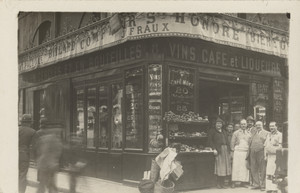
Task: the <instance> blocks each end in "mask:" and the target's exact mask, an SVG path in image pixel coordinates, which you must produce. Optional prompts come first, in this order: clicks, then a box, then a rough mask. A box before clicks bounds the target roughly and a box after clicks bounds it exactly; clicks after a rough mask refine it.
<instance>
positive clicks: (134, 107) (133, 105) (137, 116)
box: [125, 67, 144, 149]
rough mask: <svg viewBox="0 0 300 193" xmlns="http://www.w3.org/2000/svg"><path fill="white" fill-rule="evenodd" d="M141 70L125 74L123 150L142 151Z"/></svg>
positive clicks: (133, 70)
mask: <svg viewBox="0 0 300 193" xmlns="http://www.w3.org/2000/svg"><path fill="white" fill-rule="evenodd" d="M143 83H144V82H143V68H142V67H138V68H133V69H130V70H127V71H126V72H125V90H126V93H125V104H126V109H125V111H126V123H125V125H126V126H125V132H126V133H125V135H126V145H125V148H129V149H143V128H144V127H143V115H144V113H143Z"/></svg>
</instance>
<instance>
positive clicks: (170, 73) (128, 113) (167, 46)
mask: <svg viewBox="0 0 300 193" xmlns="http://www.w3.org/2000/svg"><path fill="white" fill-rule="evenodd" d="M150 16H151V17H150ZM153 18H154V19H153ZM197 18H198V17H197ZM150 19H151V20H150ZM184 19H185V20H187V19H189V21H190V22H191V23H190V24H187V22H186V23H185V22H184ZM218 19H219V22H221V21H220V20H221V19H222V18H218ZM171 20H172V21H173V23H171ZM227 20H228V18H227V19H226V20H225V19H224V21H227ZM164 21H166V22H164ZM224 21H223V20H222V22H224ZM148 22H152V23H151V24H152V25H153V26H152V25H151V26H149V25H150V24H149V25H148ZM146 24H147V25H146ZM177 24H184V25H185V26H188V27H189V28H190V29H191V30H190V32H189V34H187V33H186V32H182V33H177V34H176V33H175V32H176V29H181V30H183V29H182V26H181V28H176V25H177ZM196 24H198V25H199V26H200V18H198V19H196V17H195V15H186V16H184V17H183V16H182V14H177V16H176V15H175V16H172V17H171V16H170V18H169V17H168V16H164V17H162V16H159V17H157V18H156V17H154V15H148V14H147V15H146V16H145V18H144V19H139V20H138V21H137V20H129V23H128V26H127V28H126V30H124V31H123V32H122V34H123V39H122V38H121V36H120V41H119V42H118V43H116V44H111V45H110V46H109V47H107V48H105V49H104V48H103V49H100V50H97V49H96V46H95V47H94V48H93V49H89V50H87V49H84V46H88V45H89V46H90V45H92V44H93V41H96V39H94V40H92V39H91V38H86V39H82V40H81V41H79V42H78V44H74V47H76V46H79V48H80V49H83V50H84V51H83V52H80V54H77V56H76V57H61V58H59V57H60V56H59V55H58V54H57V53H59V51H58V52H57V50H59V49H58V48H55V49H56V51H53V50H54V49H48V50H47V53H48V56H47V57H49V54H50V55H53V54H54V53H55V56H56V59H55V60H53V61H51V62H50V61H49V58H46V57H44V58H43V55H42V54H41V55H39V57H37V60H36V63H38V64H39V65H37V66H36V67H32V66H33V65H28V64H29V62H23V63H21V66H22V70H21V74H20V101H22V103H21V104H22V105H21V107H20V108H21V110H20V111H22V112H27V113H32V114H33V115H34V121H35V125H34V126H35V129H37V128H38V123H39V119H40V117H41V116H46V117H47V118H49V119H51V120H53V121H57V122H62V123H63V125H64V128H65V130H64V135H63V136H64V138H65V140H67V138H68V136H69V134H70V133H71V132H72V133H77V134H80V135H83V136H85V144H86V151H85V157H86V158H87V159H88V167H87V169H86V171H85V175H88V176H92V177H97V178H103V179H109V180H114V181H119V182H123V183H137V182H139V181H140V180H141V178H142V176H143V171H145V170H149V169H150V166H151V160H152V158H154V157H155V156H156V155H157V154H158V153H159V152H160V151H161V150H162V149H163V148H164V147H165V146H167V145H169V144H170V143H172V142H180V143H182V144H185V145H184V146H183V148H182V150H183V151H185V152H183V153H181V154H179V156H178V159H179V160H181V161H182V165H183V170H184V175H183V177H182V178H181V179H180V180H179V181H178V184H177V188H178V189H181V190H182V189H196V188H204V187H209V186H213V185H214V174H213V172H214V156H213V154H212V152H209V151H208V150H207V149H205V147H206V146H207V145H206V140H207V132H208V130H209V129H210V128H211V127H212V125H213V122H214V120H215V119H216V117H218V116H220V117H222V118H223V119H224V120H225V121H226V122H227V123H228V122H237V121H238V120H240V119H241V118H244V117H246V116H248V115H250V114H252V115H254V117H255V118H256V119H261V120H263V121H264V123H265V124H266V123H268V122H269V121H271V120H276V121H277V122H278V123H282V122H284V121H286V120H287V111H286V109H287V108H286V106H287V96H285V93H286V92H287V89H288V88H286V86H285V85H287V60H286V58H285V57H282V56H281V57H280V56H278V54H277V55H276V54H272V55H271V54H266V53H262V52H257V50H256V51H255V50H254V49H253V48H255V45H254V46H253V45H252V46H253V47H252V49H250V48H249V49H245V48H247V45H245V46H234V44H229V43H230V42H229V43H228V42H227V43H224V42H223V43H220V42H221V40H220V42H218V41H215V39H217V37H216V38H215V39H214V37H213V36H212V37H211V39H209V38H204V37H205V35H206V34H204V35H203V34H202V35H201V37H202V38H199V37H198V36H197V37H196V36H195V37H193V36H194V34H195V33H196V32H195V31H192V30H195V29H194V27H197V25H196ZM203 25H204V24H203ZM211 25H212V26H216V24H211ZM156 26H157V28H156ZM199 26H198V27H199ZM200 27H201V28H202V26H200ZM209 27H210V24H207V28H209ZM160 28H161V29H160ZM172 28H174V29H172ZM213 29H215V30H216V29H217V28H216V27H214V28H212V30H213ZM230 29H231V28H230ZM218 30H219V29H218ZM121 31H122V30H121ZM164 31H168V32H169V33H164ZM183 31H184V30H183ZM215 32H216V31H215ZM120 33H121V32H120ZM135 33H136V34H135ZM144 33H145V34H146V35H145V36H142V35H141V34H144ZM207 33H208V32H207ZM222 33H223V34H222ZM224 33H225V35H226V33H227V35H228V34H229V28H228V29H225V32H224V26H223V32H220V34H221V35H220V37H222V36H224ZM241 33H242V32H240V34H238V32H234V33H232V34H231V35H232V37H230V38H231V39H238V38H239V35H241ZM124 34H125V35H124ZM208 34H209V33H208ZM214 34H216V33H214ZM126 35H128V37H131V38H128V39H127V40H130V41H125V39H124V38H125V37H126ZM159 36H163V37H159ZM88 37H89V36H88ZM222 38H223V37H222ZM122 40H124V42H123V41H122ZM103 41H104V40H103ZM235 41H236V40H235ZM122 42H123V43H122ZM281 43H282V42H281ZM253 44H254V43H253ZM71 45H72V44H71ZM103 45H104V43H103ZM71 47H72V46H71ZM104 47H105V46H104ZM79 48H78V49H79ZM61 49H62V50H65V52H66V53H65V55H66V54H67V52H68V51H66V50H67V49H63V48H61ZM75 50H76V49H75ZM77 51H78V50H77ZM61 52H64V51H61ZM45 58H46V59H48V61H49V63H48V64H47V65H44V66H43V61H45ZM42 60H43V61H42ZM31 61H35V60H34V58H33V59H32V58H31ZM24 64H26V65H24ZM30 64H34V62H31V63H30ZM44 64H45V63H44ZM50 64H51V65H50ZM26 67H27V70H24V69H25V68H26ZM158 139H163V143H160V142H159V140H158Z"/></svg>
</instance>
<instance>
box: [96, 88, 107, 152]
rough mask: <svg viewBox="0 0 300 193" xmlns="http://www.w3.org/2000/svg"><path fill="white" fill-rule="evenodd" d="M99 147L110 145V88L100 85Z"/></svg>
mask: <svg viewBox="0 0 300 193" xmlns="http://www.w3.org/2000/svg"><path fill="white" fill-rule="evenodd" d="M98 108H99V147H100V148H107V147H108V127H109V125H108V124H109V122H108V88H107V86H100V87H99V106H98Z"/></svg>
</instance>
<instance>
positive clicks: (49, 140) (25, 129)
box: [19, 114, 82, 193]
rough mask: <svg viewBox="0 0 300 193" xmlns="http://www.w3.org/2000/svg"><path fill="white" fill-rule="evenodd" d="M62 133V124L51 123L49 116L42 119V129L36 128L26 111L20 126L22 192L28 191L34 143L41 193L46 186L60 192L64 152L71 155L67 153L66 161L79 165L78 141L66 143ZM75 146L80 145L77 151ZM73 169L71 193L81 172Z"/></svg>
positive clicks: (71, 170)
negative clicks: (58, 180)
mask: <svg viewBox="0 0 300 193" xmlns="http://www.w3.org/2000/svg"><path fill="white" fill-rule="evenodd" d="M61 134H62V129H61V127H60V125H59V124H53V123H50V122H49V121H48V120H47V119H46V118H41V120H40V129H39V130H38V131H35V130H34V129H33V128H32V117H31V115H30V114H24V115H23V116H22V119H21V125H20V126H19V193H25V191H26V185H27V180H26V175H27V172H28V168H29V163H30V146H32V149H33V156H34V159H35V161H36V166H37V171H38V172H37V180H38V181H39V185H38V188H37V193H44V192H45V191H46V188H47V189H48V191H49V193H57V192H58V189H57V187H56V185H55V174H56V172H58V171H59V169H60V165H61V162H62V158H63V155H67V156H65V158H66V159H65V161H67V162H68V163H69V164H70V166H73V168H75V167H76V166H77V165H78V162H77V161H78V157H77V155H76V153H78V152H79V151H78V150H77V148H78V145H77V144H78V143H77V142H78V140H70V143H67V144H63V142H62V140H61V139H62V137H61ZM71 139H75V138H74V137H73V138H71ZM74 148H76V150H75V151H74ZM66 150H67V151H66ZM63 151H64V153H63ZM74 152H76V153H74ZM67 157H69V158H70V159H68V158H67ZM79 167H82V166H79ZM77 168H78V167H77ZM77 168H76V169H77ZM69 171H70V192H71V193H75V187H76V175H77V173H78V172H77V171H75V170H74V169H70V170H69Z"/></svg>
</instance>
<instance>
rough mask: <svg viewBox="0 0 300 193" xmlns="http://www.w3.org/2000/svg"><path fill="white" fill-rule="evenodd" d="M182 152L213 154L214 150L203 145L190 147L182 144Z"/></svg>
mask: <svg viewBox="0 0 300 193" xmlns="http://www.w3.org/2000/svg"><path fill="white" fill-rule="evenodd" d="M180 152H199V153H203V152H213V150H212V149H211V148H210V147H204V146H202V145H200V146H196V145H193V146H189V145H186V144H181V146H180Z"/></svg>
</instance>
